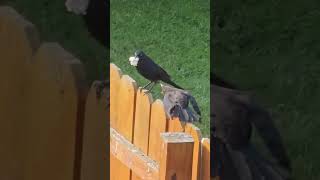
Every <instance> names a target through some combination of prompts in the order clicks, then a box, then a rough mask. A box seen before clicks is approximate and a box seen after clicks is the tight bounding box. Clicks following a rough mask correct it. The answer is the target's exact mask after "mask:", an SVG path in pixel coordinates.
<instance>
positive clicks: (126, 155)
mask: <svg viewBox="0 0 320 180" xmlns="http://www.w3.org/2000/svg"><path fill="white" fill-rule="evenodd" d="M110 153H112V154H113V155H114V156H115V157H116V158H117V159H119V160H120V161H121V163H122V164H126V166H127V167H128V168H130V169H132V171H133V172H134V173H135V174H136V176H137V177H139V178H141V179H148V180H156V179H159V165H158V163H156V162H155V161H153V160H152V159H150V158H149V157H148V156H146V154H145V153H143V152H142V151H141V150H140V149H139V148H137V147H136V146H134V145H133V144H132V143H131V142H129V141H128V140H127V139H126V138H124V137H123V136H122V135H121V134H119V133H118V132H117V131H116V130H114V129H113V128H111V129H110ZM117 179H120V178H119V176H118V177H117Z"/></svg>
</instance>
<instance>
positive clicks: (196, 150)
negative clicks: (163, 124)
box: [185, 123, 202, 180]
mask: <svg viewBox="0 0 320 180" xmlns="http://www.w3.org/2000/svg"><path fill="white" fill-rule="evenodd" d="M185 132H186V133H188V134H190V135H191V136H192V137H193V139H194V146H193V157H192V180H197V179H200V168H201V167H200V166H201V139H202V136H201V131H200V129H199V128H198V127H196V126H195V125H193V124H190V123H188V124H187V125H186V129H185Z"/></svg>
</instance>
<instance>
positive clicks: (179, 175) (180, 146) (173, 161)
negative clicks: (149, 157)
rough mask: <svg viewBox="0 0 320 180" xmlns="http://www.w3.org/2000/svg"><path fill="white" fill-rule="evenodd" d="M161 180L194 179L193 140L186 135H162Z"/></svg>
mask: <svg viewBox="0 0 320 180" xmlns="http://www.w3.org/2000/svg"><path fill="white" fill-rule="evenodd" d="M161 138H162V144H161V155H160V156H161V159H160V179H161V180H172V179H184V180H191V178H192V153H193V143H194V141H193V138H192V136H190V135H188V134H185V133H161Z"/></svg>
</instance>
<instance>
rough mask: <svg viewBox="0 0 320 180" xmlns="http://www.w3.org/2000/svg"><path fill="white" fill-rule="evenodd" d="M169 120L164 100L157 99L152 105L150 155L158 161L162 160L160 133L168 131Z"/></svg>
mask: <svg viewBox="0 0 320 180" xmlns="http://www.w3.org/2000/svg"><path fill="white" fill-rule="evenodd" d="M166 127H167V121H166V114H165V112H164V106H163V103H162V101H160V100H159V99H157V100H156V101H154V102H153V103H152V106H151V119H150V132H149V152H148V155H149V156H150V157H151V158H152V159H154V160H155V161H157V162H160V151H159V149H160V147H161V139H160V134H161V133H163V132H166Z"/></svg>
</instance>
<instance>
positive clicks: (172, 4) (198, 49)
mask: <svg viewBox="0 0 320 180" xmlns="http://www.w3.org/2000/svg"><path fill="white" fill-rule="evenodd" d="M110 4H111V23H110V25H111V39H110V43H111V44H110V46H111V48H110V53H111V62H113V63H115V64H116V65H117V66H118V67H120V68H121V70H122V72H123V73H125V74H128V75H130V76H131V77H133V79H135V80H136V81H137V84H138V85H139V86H143V85H145V84H146V83H148V81H147V80H145V79H144V78H143V77H142V76H141V75H139V74H138V72H137V71H136V69H135V68H134V67H133V66H131V65H130V64H129V61H128V58H129V57H130V56H132V55H133V53H134V51H135V50H137V49H141V50H143V51H144V52H145V53H146V54H147V55H149V56H150V57H151V58H152V59H153V60H154V61H155V62H156V63H157V64H159V65H160V66H161V67H163V68H164V69H165V70H166V71H167V72H168V73H169V74H170V75H171V77H172V79H173V81H174V82H176V83H177V84H178V85H180V86H182V87H184V88H185V89H187V90H189V91H190V92H191V93H192V95H193V96H194V97H195V98H196V100H197V102H198V104H199V106H200V109H201V111H202V123H201V124H199V123H197V124H196V125H197V126H198V127H199V128H200V129H201V131H202V133H203V135H205V136H208V135H209V131H210V130H209V107H210V100H209V99H210V98H209V97H210V89H209V72H210V61H209V53H210V49H209V42H210V35H209V29H210V24H209V21H210V14H209V13H210V7H209V0H201V1H200V0H199V1H192V0H175V1H170V0H164V1H143V0H132V1H126V0H111V3H110ZM152 93H153V97H154V99H156V98H160V99H161V98H162V95H160V85H157V86H156V87H155V88H154V89H153V90H152Z"/></svg>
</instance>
